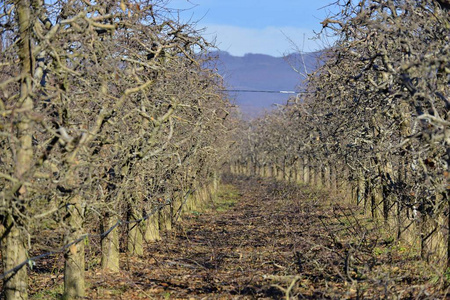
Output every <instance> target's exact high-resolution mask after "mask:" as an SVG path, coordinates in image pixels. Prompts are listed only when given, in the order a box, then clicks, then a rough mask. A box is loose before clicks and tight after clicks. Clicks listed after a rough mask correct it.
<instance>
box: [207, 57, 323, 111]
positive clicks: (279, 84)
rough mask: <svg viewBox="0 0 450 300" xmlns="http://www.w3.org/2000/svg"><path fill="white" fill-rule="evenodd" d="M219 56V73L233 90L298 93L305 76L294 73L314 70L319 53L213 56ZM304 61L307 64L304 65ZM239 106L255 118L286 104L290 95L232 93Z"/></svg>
mask: <svg viewBox="0 0 450 300" xmlns="http://www.w3.org/2000/svg"><path fill="white" fill-rule="evenodd" d="M211 55H212V56H217V57H218V65H217V67H218V71H219V74H220V75H222V76H223V78H224V80H225V84H226V85H227V88H228V89H231V90H264V91H295V90H297V91H298V90H301V83H302V81H303V80H304V78H303V76H302V75H300V74H299V73H297V72H296V71H294V69H293V68H295V69H298V70H299V71H300V72H301V73H305V70H304V69H305V67H304V66H306V70H307V71H308V72H311V71H312V70H314V68H315V66H316V61H317V57H318V55H319V54H318V53H307V54H304V55H303V57H302V56H301V55H300V54H291V55H288V56H287V57H284V58H283V57H273V56H269V55H264V54H246V55H244V56H242V57H238V56H232V55H230V54H229V53H227V52H223V51H218V52H213V53H211ZM303 61H304V63H303ZM230 96H231V97H233V98H235V99H236V104H238V105H239V106H240V108H241V111H242V113H243V114H244V115H245V116H247V117H255V116H257V115H259V114H261V113H262V112H263V111H264V110H268V109H271V108H273V107H274V104H275V103H276V104H284V103H286V101H287V99H288V98H289V96H290V95H287V94H276V93H248V92H247V93H244V92H236V93H234V92H232V93H230Z"/></svg>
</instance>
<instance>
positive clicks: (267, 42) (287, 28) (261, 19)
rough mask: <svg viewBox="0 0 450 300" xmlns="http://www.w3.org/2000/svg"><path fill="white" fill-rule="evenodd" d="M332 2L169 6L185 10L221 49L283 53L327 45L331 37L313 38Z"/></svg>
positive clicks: (184, 1)
mask: <svg viewBox="0 0 450 300" xmlns="http://www.w3.org/2000/svg"><path fill="white" fill-rule="evenodd" d="M332 2H335V0H314V1H307V0H278V1H273V0H270V1H269V0H189V1H188V0H172V1H170V4H169V7H172V8H180V9H185V10H184V11H182V12H181V13H180V17H181V19H182V20H184V21H186V20H192V21H197V22H198V23H197V26H196V27H197V29H201V28H205V32H204V34H203V35H204V36H205V37H206V38H207V39H208V40H210V41H212V40H214V38H215V41H216V45H217V46H218V47H219V49H220V50H223V51H228V52H229V53H231V54H232V55H237V56H242V55H244V54H245V53H261V54H268V55H272V56H283V55H285V54H288V53H291V52H297V50H300V51H304V52H311V51H315V50H319V49H321V48H323V47H324V46H327V45H329V44H330V40H327V39H324V38H322V39H321V40H313V39H312V38H313V37H315V34H314V31H316V32H319V31H320V30H321V28H322V26H321V25H320V22H321V21H322V20H323V19H325V18H326V17H327V15H329V14H330V11H333V10H335V9H336V8H335V7H334V6H330V7H325V6H327V5H328V4H330V3H332ZM323 7H325V8H323ZM320 8H323V9H320Z"/></svg>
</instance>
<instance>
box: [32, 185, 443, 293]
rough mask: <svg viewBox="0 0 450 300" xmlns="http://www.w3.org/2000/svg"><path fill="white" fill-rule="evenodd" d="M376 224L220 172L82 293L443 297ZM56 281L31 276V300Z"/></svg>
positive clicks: (432, 274)
mask: <svg viewBox="0 0 450 300" xmlns="http://www.w3.org/2000/svg"><path fill="white" fill-rule="evenodd" d="M376 228H377V225H376V224H374V222H373V221H372V220H368V219H367V218H365V217H363V216H362V215H361V212H360V211H359V210H358V209H356V208H355V207H352V206H351V205H348V204H347V205H344V204H342V203H340V202H339V199H338V198H332V197H331V196H330V195H329V194H327V193H325V192H321V191H318V190H310V189H308V188H306V187H298V186H293V185H292V186H289V185H286V184H280V183H276V182H273V181H266V180H257V179H251V178H244V177H233V178H226V179H225V184H224V185H223V186H222V188H221V192H220V193H219V195H218V198H217V199H216V200H215V201H214V204H213V205H211V207H210V208H209V209H207V210H206V211H204V212H196V211H193V212H190V213H188V214H186V215H184V216H183V219H182V220H181V221H180V222H179V224H177V226H176V228H175V229H174V230H173V231H171V232H167V233H165V234H164V235H163V237H162V240H161V241H158V242H154V243H149V244H147V246H146V251H145V255H144V256H143V257H127V256H126V255H125V254H123V256H122V257H121V263H122V266H123V270H122V271H121V272H120V273H119V274H112V273H108V272H107V271H102V270H99V269H98V268H92V269H90V270H88V272H87V283H88V290H87V297H86V299H287V297H289V298H290V299H391V298H392V299H394V298H395V299H428V298H429V299H443V298H446V296H445V294H446V291H445V282H444V281H445V278H444V277H445V276H439V275H436V274H437V273H436V270H434V269H433V267H432V266H431V267H430V266H429V265H428V264H426V263H424V262H422V261H420V260H419V259H418V257H417V256H416V254H415V253H416V252H415V250H414V249H410V248H407V247H404V246H402V244H401V242H396V241H393V240H392V239H390V238H386V234H384V238H383V235H382V234H380V233H379V230H377V229H376ZM61 278H62V274H56V275H55V274H49V273H42V272H41V273H32V285H33V287H34V292H36V294H35V296H34V299H50V298H51V296H50V294H45V293H43V292H42V291H43V289H46V288H48V289H54V290H57V289H58V288H60V286H61V285H62V279H61ZM45 295H46V296H45ZM53 295H57V293H55V294H53ZM39 297H41V298H39ZM32 299H33V297H32Z"/></svg>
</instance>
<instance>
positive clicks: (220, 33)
mask: <svg viewBox="0 0 450 300" xmlns="http://www.w3.org/2000/svg"><path fill="white" fill-rule="evenodd" d="M204 27H205V28H206V31H205V33H204V36H205V37H206V38H207V39H209V40H212V39H213V38H214V37H216V45H217V46H218V47H219V49H220V50H223V51H227V52H229V53H230V54H232V55H236V56H242V55H244V54H246V53H260V54H268V55H272V56H283V55H284V54H287V53H292V52H295V51H296V49H295V48H296V47H297V48H298V49H300V50H302V51H304V52H311V51H315V50H319V49H321V48H323V43H322V42H321V41H316V40H312V38H314V37H315V34H314V32H313V31H312V30H311V29H303V28H295V27H266V28H263V29H254V28H243V27H237V26H229V25H217V24H206V25H204Z"/></svg>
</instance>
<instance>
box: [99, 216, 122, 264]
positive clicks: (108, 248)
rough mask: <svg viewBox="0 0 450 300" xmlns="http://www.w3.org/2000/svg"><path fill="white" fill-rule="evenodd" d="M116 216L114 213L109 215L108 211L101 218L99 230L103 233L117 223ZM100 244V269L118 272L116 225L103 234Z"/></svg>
mask: <svg viewBox="0 0 450 300" xmlns="http://www.w3.org/2000/svg"><path fill="white" fill-rule="evenodd" d="M118 219H119V218H118V217H117V216H116V215H114V216H110V215H109V214H108V213H107V214H106V215H105V217H104V218H103V226H102V227H103V228H102V229H101V232H102V233H104V232H105V231H106V230H109V229H110V228H111V227H112V226H114V225H116V224H117V221H118ZM101 246H102V269H108V270H111V271H113V272H119V270H120V267H119V250H120V249H119V228H118V226H116V227H114V229H113V230H112V231H111V232H109V233H108V234H107V235H106V236H104V237H103V238H102V240H101Z"/></svg>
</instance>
